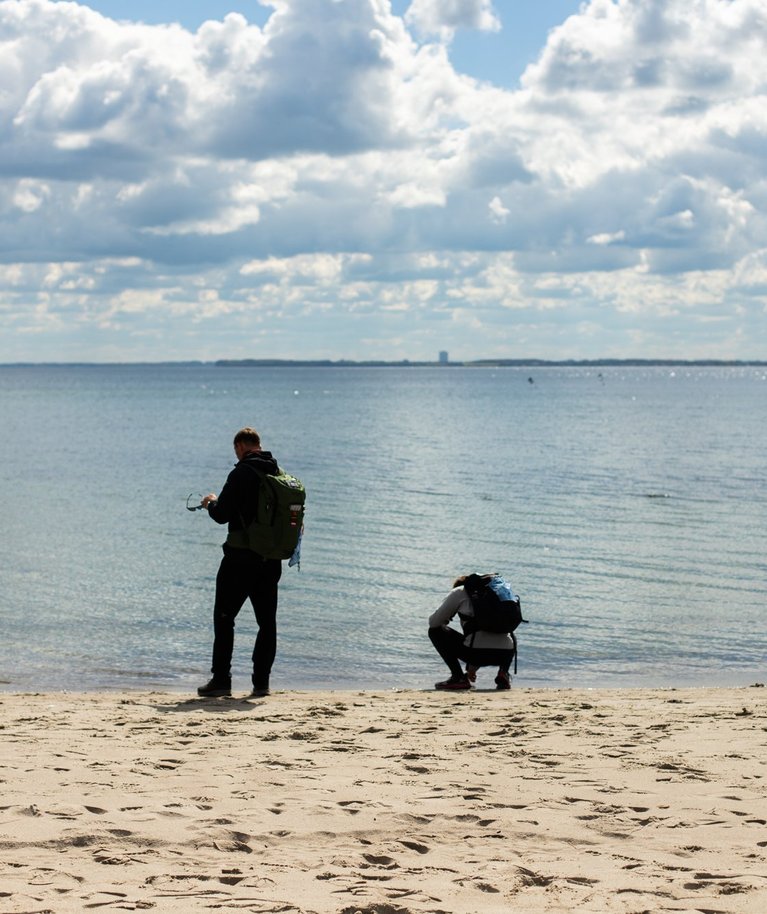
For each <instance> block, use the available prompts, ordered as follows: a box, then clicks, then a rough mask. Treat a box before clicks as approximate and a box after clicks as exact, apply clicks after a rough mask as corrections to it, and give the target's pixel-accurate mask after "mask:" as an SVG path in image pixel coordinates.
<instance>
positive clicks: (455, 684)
mask: <svg viewBox="0 0 767 914" xmlns="http://www.w3.org/2000/svg"><path fill="white" fill-rule="evenodd" d="M434 688H435V689H443V690H445V691H447V690H450V691H453V690H455V691H460V690H461V689H464V690H465V689H470V688H471V683H470V682H469V678H468V676H464V675H463V674H461V675H460V676H451V677H450V679H446V680H445V681H444V682H435V683H434Z"/></svg>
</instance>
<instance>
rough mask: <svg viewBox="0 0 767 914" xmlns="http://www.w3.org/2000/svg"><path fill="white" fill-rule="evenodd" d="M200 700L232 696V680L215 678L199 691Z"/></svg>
mask: <svg viewBox="0 0 767 914" xmlns="http://www.w3.org/2000/svg"><path fill="white" fill-rule="evenodd" d="M197 694H198V695H199V696H200V698H222V697H223V696H225V695H231V694H232V683H231V681H230V680H224V679H216V678H215V677H214V678H213V679H211V680H210V682H206V683H205V685H203V686H200V688H199V689H197Z"/></svg>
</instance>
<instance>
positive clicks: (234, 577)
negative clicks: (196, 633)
mask: <svg viewBox="0 0 767 914" xmlns="http://www.w3.org/2000/svg"><path fill="white" fill-rule="evenodd" d="M281 574H282V562H280V560H279V559H262V558H261V557H260V556H259V555H257V554H256V553H255V552H251V551H250V550H249V549H233V548H232V547H226V546H225V547H224V557H223V559H221V565H220V566H219V569H218V574H217V575H216V601H215V604H214V607H213V633H214V640H213V665H212V668H211V672H212V673H213V678H214V679H216V680H220V681H223V682H227V681H229V680H230V679H231V667H232V650H233V648H234V620H235V619H236V618H237V614H238V613H239V611H240V610H241V609H242V606H243V604H244V603H245V600H247V599H250V602H251V603H252V604H253V610H254V612H255V614H256V622H257V624H258V635H257V636H256V643H255V645H254V647H253V685H254V687H255V688H268V686H269V674H270V673H271V671H272V664H273V663H274V657H275V654H276V653H277V584H278V582H279V580H280V576H281Z"/></svg>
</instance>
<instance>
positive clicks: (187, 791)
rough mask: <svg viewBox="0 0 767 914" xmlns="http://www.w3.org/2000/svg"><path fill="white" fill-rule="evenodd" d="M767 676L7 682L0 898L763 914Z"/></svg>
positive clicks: (29, 902) (376, 911) (103, 903)
mask: <svg viewBox="0 0 767 914" xmlns="http://www.w3.org/2000/svg"><path fill="white" fill-rule="evenodd" d="M766 692H767V690H765V689H764V688H762V687H758V686H753V687H751V688H741V689H689V690H688V689H680V690H648V689H622V690H576V689H573V690H531V689H518V688H516V687H514V688H513V689H512V690H511V691H510V692H505V693H503V692H495V691H492V692H491V691H482V690H477V691H476V692H472V693H470V694H466V693H459V694H443V693H437V692H418V691H391V692H341V691H339V692H278V693H276V694H273V695H272V696H270V697H268V698H266V699H252V700H246V699H244V698H233V699H215V700H202V699H196V698H195V699H190V698H187V697H186V696H182V695H178V694H173V693H139V692H136V693H119V694H116V693H99V694H90V693H86V694H69V693H67V694H64V693H55V694H34V695H27V694H16V693H3V694H0V740H1V741H2V752H1V757H0V791H1V793H0V797H1V798H0V912H3V914H6V912H7V914H21V912H35V914H42V912H55V914H60V912H70V911H71V912H82V911H86V910H105V911H138V910H155V911H158V912H162V914H165V912H169V914H173V912H184V914H189V912H201V911H216V910H226V911H235V910H239V911H250V912H284V914H292V912H296V914H356V912H362V914H427V912H428V914H439V912H445V914H474V912H476V914H485V912H492V914H496V912H498V914H500V912H508V911H519V912H523V914H537V912H570V911H579V912H593V914H605V912H625V914H639V912H653V914H656V912H665V911H669V912H680V911H683V912H693V911H701V912H707V914H714V912H716V914H720V912H721V914H730V912H741V914H742V912H753V914H764V912H765V911H767V694H766Z"/></svg>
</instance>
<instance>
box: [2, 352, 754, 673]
mask: <svg viewBox="0 0 767 914" xmlns="http://www.w3.org/2000/svg"><path fill="white" fill-rule="evenodd" d="M247 424H252V425H255V426H256V427H257V428H258V429H259V431H260V432H261V435H262V438H263V443H264V446H265V447H267V448H269V449H271V450H272V451H273V452H274V454H275V456H276V457H277V458H278V460H279V461H280V463H281V464H282V465H283V466H284V467H286V468H288V469H289V470H290V471H291V472H293V473H295V474H296V475H297V476H299V477H301V479H302V480H303V481H304V482H305V484H306V487H307V490H308V493H309V500H308V506H307V517H306V534H305V540H304V549H303V561H302V566H301V571H300V572H297V571H296V570H295V569H288V568H287V566H286V567H285V571H284V574H283V584H282V586H281V597H280V611H279V624H280V633H279V647H278V659H277V664H276V666H275V670H274V676H273V684H274V687H275V688H278V689H279V688H328V687H335V688H352V687H354V688H358V687H363V688H365V687H367V688H387V687H429V686H431V684H432V683H433V682H434V681H435V679H436V678H441V677H442V674H443V672H444V668H443V666H442V664H441V662H440V661H439V660H438V658H437V657H436V655H435V654H434V653H433V650H432V648H431V646H430V644H429V642H428V640H427V637H426V620H427V618H428V615H429V614H430V613H431V611H432V610H433V609H434V608H435V606H436V605H437V604H438V602H439V601H440V600H441V598H442V597H443V595H444V593H445V592H446V591H447V590H448V589H449V587H450V584H451V582H452V579H453V578H454V576H456V575H457V574H459V573H463V572H466V571H471V570H475V569H476V570H498V571H501V572H503V573H504V574H505V575H506V576H507V577H508V578H509V579H510V580H511V581H512V583H513V584H514V586H515V588H516V589H517V590H518V591H519V593H520V594H521V596H522V601H523V608H524V610H525V614H526V616H527V618H528V619H529V620H530V624H529V625H527V626H524V627H523V629H522V630H521V631H520V667H519V678H518V680H517V682H518V683H519V684H520V685H526V686H541V685H542V686H569V685H572V686H579V687H580V686H603V685H610V686H615V685H663V686H672V685H715V684H730V685H738V684H743V685H747V684H751V683H754V682H756V681H764V678H765V675H766V674H767V670H765V654H766V653H767V651H766V648H767V623H766V622H765V594H766V592H767V586H766V585H767V559H766V558H765V534H766V533H767V481H766V480H765V456H764V455H765V453H766V452H767V378H766V377H765V371H764V369H757V368H746V367H743V368H676V369H669V368H610V369H606V368H602V369H589V370H587V369H577V368H568V369H555V368H548V369H541V368H539V369H534V370H531V369H523V370H518V369H501V370H494V369H462V368H448V369H444V368H442V369H439V368H433V369H432V368H425V369H420V368H411V369H407V368H380V369H374V368H288V367H283V368H277V369H262V368H220V367H215V366H212V365H210V366H184V365H176V366H61V367H55V366H35V367H0V427H2V430H3V432H2V439H0V482H1V483H2V490H3V492H4V495H5V499H4V500H5V505H4V512H3V513H4V516H3V521H4V523H3V534H2V539H1V540H0V563H1V564H0V613H2V616H1V618H2V643H1V644H0V680H2V684H0V688H2V689H6V690H48V689H67V688H73V689H98V688H149V687H151V688H163V689H171V690H179V691H181V690H190V689H192V688H193V687H195V686H196V685H198V684H199V683H200V682H201V681H203V680H204V678H205V677H206V676H207V672H208V668H209V660H210V646H211V636H212V632H211V611H212V599H213V588H214V579H215V573H216V570H217V567H218V562H219V557H220V544H221V542H222V540H223V535H224V534H223V528H220V527H218V526H217V525H216V524H214V523H213V522H212V521H210V519H209V518H207V516H203V515H202V512H198V513H194V514H191V513H189V512H187V511H186V510H185V509H184V504H185V500H186V497H187V495H188V494H189V493H190V492H194V493H205V492H208V491H218V490H219V489H220V487H221V485H222V484H223V481H224V480H225V478H226V475H227V473H228V471H229V469H230V467H231V465H232V461H233V459H234V458H233V453H232V448H231V439H232V435H233V433H234V431H236V429H237V428H239V427H241V426H242V425H247ZM254 634H255V623H254V621H253V614H252V612H251V610H250V609H249V607H246V608H245V609H243V611H242V613H241V615H240V617H239V619H238V631H237V638H236V645H235V658H234V665H235V668H234V675H235V687H237V688H239V687H240V686H241V687H242V689H243V690H245V689H246V688H247V686H248V684H249V659H250V652H251V649H252V639H253V637H254Z"/></svg>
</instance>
